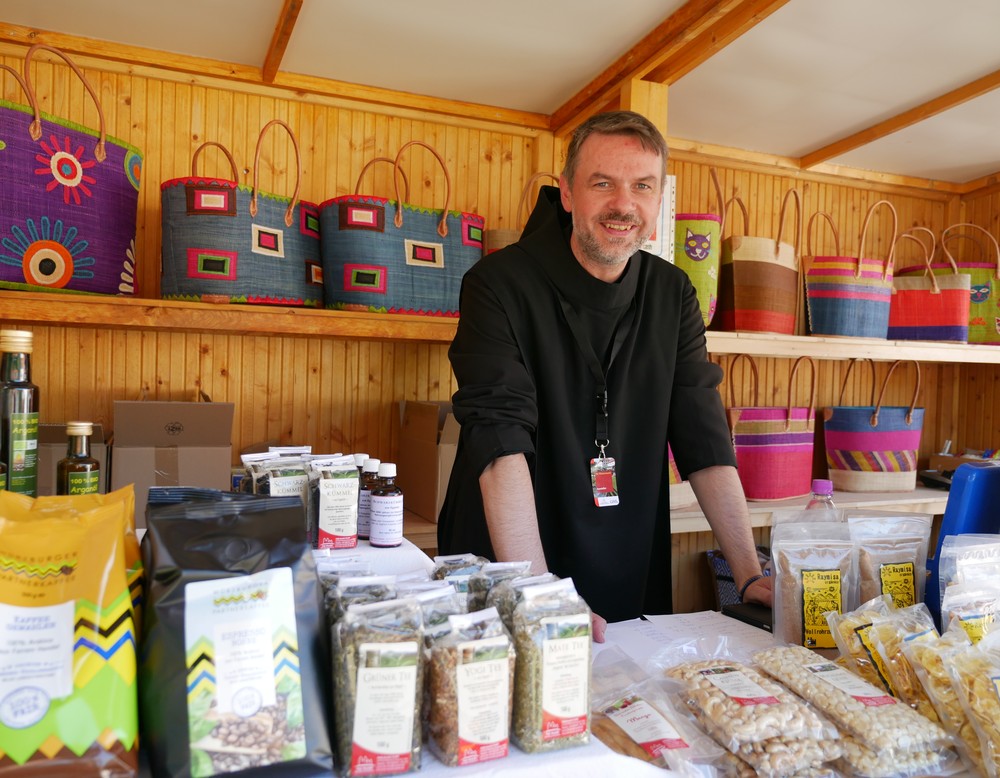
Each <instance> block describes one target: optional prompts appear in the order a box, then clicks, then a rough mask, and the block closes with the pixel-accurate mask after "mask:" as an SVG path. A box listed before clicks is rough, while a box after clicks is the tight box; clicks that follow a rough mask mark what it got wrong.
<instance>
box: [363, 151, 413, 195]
mask: <svg viewBox="0 0 1000 778" xmlns="http://www.w3.org/2000/svg"><path fill="white" fill-rule="evenodd" d="M377 162H388V163H389V164H390V165H393V166H394V167H395V165H396V160H394V159H393V158H392V157H374V158H373V159H370V160H368V161H367V162H366V163H365V166H364V167H363V168H361V172H360V173H358V182H357V183H356V184H355V185H354V194H356V195H357V194H360V193H361V179H363V178H364V177H365V173H367V172H368V169H369V168H370V167H372V165H374V164H375V163H377ZM399 175H401V176H402V177H403V185H404V186H405V187H406V191H405V193H404V194H403V197H404V198H405V199H407V200H409V199H410V182H409V180H408V179H407V178H406V173H404V172H403V171H402V170H400V171H399Z"/></svg>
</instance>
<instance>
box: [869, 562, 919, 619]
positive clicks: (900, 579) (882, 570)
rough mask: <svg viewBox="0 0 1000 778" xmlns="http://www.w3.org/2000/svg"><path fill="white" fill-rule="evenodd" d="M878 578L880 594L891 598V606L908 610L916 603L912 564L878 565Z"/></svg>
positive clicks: (914, 577) (914, 576)
mask: <svg viewBox="0 0 1000 778" xmlns="http://www.w3.org/2000/svg"><path fill="white" fill-rule="evenodd" d="M878 578H879V587H880V593H881V594H888V595H889V596H890V597H892V604H893V605H895V606H896V607H897V608H908V607H909V606H911V605H913V604H915V603H916V601H917V587H916V583H915V581H916V575H915V574H914V565H913V563H912V562H896V563H892V564H888V563H887V564H882V565H879V569H878Z"/></svg>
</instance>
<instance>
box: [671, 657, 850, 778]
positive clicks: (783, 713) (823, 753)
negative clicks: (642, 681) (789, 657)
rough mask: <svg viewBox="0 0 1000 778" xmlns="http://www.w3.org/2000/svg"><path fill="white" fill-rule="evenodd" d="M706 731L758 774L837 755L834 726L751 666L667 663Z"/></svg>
mask: <svg viewBox="0 0 1000 778" xmlns="http://www.w3.org/2000/svg"><path fill="white" fill-rule="evenodd" d="M666 675H667V677H668V678H673V679H675V680H677V681H679V682H680V683H682V684H683V685H684V691H683V692H682V695H681V696H682V699H683V700H684V701H685V703H686V704H687V705H688V707H689V708H690V709H691V711H692V712H693V713H694V716H695V718H696V719H697V720H698V722H699V723H700V724H701V725H702V727H704V728H705V730H706V731H707V732H708V733H709V734H710V735H711V736H712V737H714V738H715V740H716V741H718V742H719V743H720V744H722V745H723V746H725V747H726V748H727V749H729V750H730V751H731V752H732V753H734V754H736V755H737V756H739V757H740V758H741V759H742V760H743V761H745V762H746V763H747V764H749V765H750V766H751V767H753V768H754V769H755V770H756V771H757V773H758V774H759V775H764V776H771V777H772V778H773V777H775V776H788V775H792V774H793V773H797V772H799V771H801V770H806V769H811V768H818V767H820V766H822V765H823V764H825V763H826V762H830V761H832V760H834V759H836V758H837V757H839V756H840V754H841V749H840V745H839V742H838V734H837V730H836V728H835V727H834V726H833V725H832V724H830V722H828V721H825V720H824V719H822V718H821V717H820V716H818V715H817V714H816V712H815V711H814V710H812V709H811V708H810V707H809V706H808V705H806V704H805V703H804V702H803V701H802V700H800V699H799V698H797V697H796V696H795V695H794V694H791V693H790V692H789V691H788V690H787V689H785V688H783V687H782V686H781V685H779V684H777V683H775V682H774V681H772V680H771V679H769V678H767V677H766V676H764V675H763V674H761V673H760V672H758V671H757V670H755V669H754V668H753V667H750V666H749V665H746V664H743V663H741V662H736V661H731V660H728V659H706V660H699V661H693V662H685V663H683V664H680V665H677V666H675V667H671V668H669V669H667V670H666Z"/></svg>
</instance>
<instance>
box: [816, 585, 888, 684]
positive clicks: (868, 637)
mask: <svg viewBox="0 0 1000 778" xmlns="http://www.w3.org/2000/svg"><path fill="white" fill-rule="evenodd" d="M893 610H895V608H894V607H893V604H892V598H891V597H890V596H889V595H887V594H883V595H880V596H878V597H875V598H874V599H872V600H869V601H868V602H865V603H862V604H861V605H859V606H858V607H857V608H855V609H854V610H853V611H848V612H847V613H837V612H836V611H830V612H829V613H827V614H826V621H827V623H828V624H829V625H830V632H831V633H832V634H833V639H834V641H836V643H837V650H838V651H840V659H841V660H842V661H843V664H844V666H845V667H847V668H849V669H850V670H852V671H853V672H855V673H857V674H858V675H860V676H861V677H862V678H864V679H865V680H866V681H868V683H870V684H871V685H872V686H875V687H877V688H881V689H884V690H885V691H886V692H888V693H889V694H894V692H893V689H892V682H891V681H890V680H889V670H888V669H887V668H886V667H885V664H884V662H883V661H882V656H881V654H879V652H878V651H877V650H876V649H875V641H874V636H873V635H872V634H871V630H872V621H874V620H875V619H876V618H878V617H879V616H885V615H886V614H888V613H891V612H892V611H893Z"/></svg>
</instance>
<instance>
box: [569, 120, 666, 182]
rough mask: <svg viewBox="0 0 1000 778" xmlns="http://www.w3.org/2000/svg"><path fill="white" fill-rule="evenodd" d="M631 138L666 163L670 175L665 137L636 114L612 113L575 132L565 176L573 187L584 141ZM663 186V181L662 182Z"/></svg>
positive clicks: (570, 143) (586, 123)
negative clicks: (596, 136) (608, 136)
mask: <svg viewBox="0 0 1000 778" xmlns="http://www.w3.org/2000/svg"><path fill="white" fill-rule="evenodd" d="M595 133H597V134H600V135H629V136H631V137H633V138H637V139H638V141H639V143H641V144H642V147H643V148H644V149H645V150H646V151H652V152H654V153H656V154H658V155H659V157H660V158H661V159H662V160H663V175H664V177H666V175H667V156H668V155H669V150H668V149H667V142H666V140H664V138H663V135H662V134H661V133H660V131H659V130H658V129H657V128H656V125H655V124H653V123H652V122H651V121H650V120H649V119H647V118H646V117H645V116H643V115H642V114H640V113H636V112H635V111H608V112H607V113H599V114H595V115H594V116H591V117H590V118H589V119H587V121H585V122H584V123H583V124H581V125H580V126H579V127H577V128H576V129H575V130H574V131H573V137H572V139H571V140H570V142H569V149H568V150H567V151H566V164H565V166H564V167H563V175H564V176H566V180H567V181H569V183H570V184H572V183H573V176H574V175H575V174H576V165H577V162H578V160H579V158H580V148H581V147H582V146H583V142H584V141H585V140H587V138H589V137H590V136H591V135H593V134H595ZM661 183H662V180H661Z"/></svg>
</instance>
